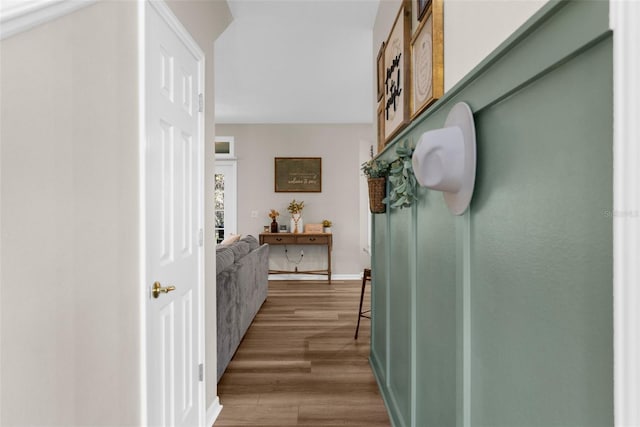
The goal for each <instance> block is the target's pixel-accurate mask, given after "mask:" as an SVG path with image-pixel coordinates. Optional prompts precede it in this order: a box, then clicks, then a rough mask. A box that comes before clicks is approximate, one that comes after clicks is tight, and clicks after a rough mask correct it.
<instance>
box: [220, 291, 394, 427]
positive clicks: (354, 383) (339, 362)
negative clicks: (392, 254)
mask: <svg viewBox="0 0 640 427" xmlns="http://www.w3.org/2000/svg"><path fill="white" fill-rule="evenodd" d="M361 286H362V282H358V281H343V282H340V281H333V283H332V284H331V285H328V284H327V282H326V281H318V282H311V281H271V282H269V297H268V298H267V301H266V302H265V303H264V305H263V306H262V309H261V310H260V312H259V313H258V315H257V316H256V318H255V320H254V321H253V324H252V325H251V327H250V328H249V331H248V332H247V334H246V335H245V337H244V340H243V341H242V343H241V344H240V347H239V348H238V351H237V352H236V354H235V356H234V357H233V360H232V361H231V363H230V364H229V367H228V368H227V370H226V372H225V374H224V375H223V377H222V379H221V380H220V383H219V384H218V395H219V396H220V402H221V403H222V405H223V410H222V413H221V414H220V416H219V417H218V420H217V421H216V423H215V425H216V427H217V426H235V427H239V426H278V427H290V426H316V427H318V426H335V425H341V426H371V427H374V426H390V425H391V424H390V422H389V418H388V415H387V411H386V409H385V406H384V403H383V401H382V397H381V396H380V393H379V391H378V386H377V384H376V381H375V379H374V377H373V373H372V372H371V367H370V366H369V360H368V357H369V339H370V325H371V321H370V320H369V319H364V318H363V319H362V321H361V322H360V332H359V334H358V340H357V341H356V340H354V339H353V335H354V333H355V327H356V321H357V316H358V304H359V302H360V289H361ZM369 295H370V286H369V283H367V290H366V294H365V303H364V306H365V307H366V308H368V307H369Z"/></svg>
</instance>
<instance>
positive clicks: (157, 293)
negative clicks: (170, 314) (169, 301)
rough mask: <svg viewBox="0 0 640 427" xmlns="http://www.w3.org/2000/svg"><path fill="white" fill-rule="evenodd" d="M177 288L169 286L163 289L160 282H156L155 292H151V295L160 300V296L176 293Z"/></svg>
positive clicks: (154, 285)
mask: <svg viewBox="0 0 640 427" xmlns="http://www.w3.org/2000/svg"><path fill="white" fill-rule="evenodd" d="M175 290H176V287H175V286H173V285H169V286H167V287H164V288H163V287H162V286H161V285H160V282H155V283H154V284H153V290H152V291H151V294H152V295H153V297H154V298H158V297H159V296H160V294H168V293H169V292H171V291H175Z"/></svg>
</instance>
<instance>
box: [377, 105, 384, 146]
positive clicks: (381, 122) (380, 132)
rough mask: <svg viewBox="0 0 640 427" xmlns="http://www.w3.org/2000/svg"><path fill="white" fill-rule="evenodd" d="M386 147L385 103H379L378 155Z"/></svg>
mask: <svg viewBox="0 0 640 427" xmlns="http://www.w3.org/2000/svg"><path fill="white" fill-rule="evenodd" d="M384 146H385V139H384V102H379V103H378V153H380V152H381V151H382V150H383V149H384Z"/></svg>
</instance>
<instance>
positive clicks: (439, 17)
mask: <svg viewBox="0 0 640 427" xmlns="http://www.w3.org/2000/svg"><path fill="white" fill-rule="evenodd" d="M426 3H428V1H427V2H424V4H426ZM420 4H421V0H418V5H420ZM424 12H426V13H424ZM424 12H423V13H424V15H422V16H423V17H424V18H425V19H423V20H422V22H421V23H420V25H418V29H417V30H416V32H415V34H414V36H413V39H412V40H411V119H412V120H413V119H414V118H415V117H417V116H418V115H419V114H420V113H422V112H423V111H424V110H425V109H426V108H427V107H428V106H429V105H431V104H433V103H434V102H435V101H436V100H437V99H438V98H440V97H441V96H442V95H443V93H444V43H443V40H444V31H443V14H442V0H433V2H432V3H431V5H430V6H429V7H428V8H427V7H426V6H425V9H424Z"/></svg>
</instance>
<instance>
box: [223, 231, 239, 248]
mask: <svg viewBox="0 0 640 427" xmlns="http://www.w3.org/2000/svg"><path fill="white" fill-rule="evenodd" d="M240 237H242V236H241V235H240V234H233V233H231V234H229V235H228V236H227V237H225V239H224V240H223V241H222V242H220V243H218V246H229V245H231V244H232V243H235V242H237V241H238V240H240Z"/></svg>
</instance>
